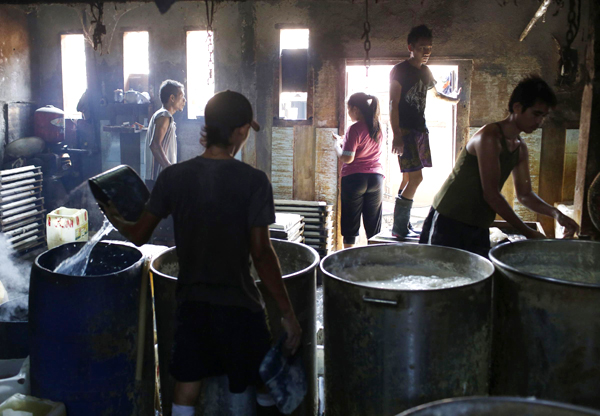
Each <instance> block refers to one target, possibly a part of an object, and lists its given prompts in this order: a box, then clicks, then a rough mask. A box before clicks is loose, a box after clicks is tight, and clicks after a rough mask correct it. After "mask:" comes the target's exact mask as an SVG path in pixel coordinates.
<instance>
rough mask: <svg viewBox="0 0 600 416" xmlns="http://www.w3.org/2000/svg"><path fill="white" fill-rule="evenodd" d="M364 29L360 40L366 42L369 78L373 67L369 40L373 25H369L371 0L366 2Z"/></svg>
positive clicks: (366, 64)
mask: <svg viewBox="0 0 600 416" xmlns="http://www.w3.org/2000/svg"><path fill="white" fill-rule="evenodd" d="M363 28H364V32H363V34H362V36H361V37H360V38H361V39H364V40H365V44H364V48H365V70H366V76H367V78H368V77H369V66H371V58H369V51H370V50H371V40H370V39H369V34H370V33H371V24H370V23H369V0H365V23H364V25H363Z"/></svg>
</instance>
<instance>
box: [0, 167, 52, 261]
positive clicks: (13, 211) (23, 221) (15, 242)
mask: <svg viewBox="0 0 600 416" xmlns="http://www.w3.org/2000/svg"><path fill="white" fill-rule="evenodd" d="M42 180H43V177H42V169H41V168H40V167H39V166H23V167H21V168H16V169H9V170H0V231H1V232H2V233H3V234H4V235H5V236H6V238H7V239H8V242H9V243H10V244H11V245H12V247H13V248H14V249H15V250H16V251H17V252H19V253H23V252H26V251H30V250H31V249H34V248H37V247H40V246H42V245H45V244H46V239H45V233H46V231H45V223H44V215H45V213H46V211H45V210H44V198H42Z"/></svg>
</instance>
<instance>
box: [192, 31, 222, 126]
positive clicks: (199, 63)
mask: <svg viewBox="0 0 600 416" xmlns="http://www.w3.org/2000/svg"><path fill="white" fill-rule="evenodd" d="M186 39H187V42H186V49H187V50H186V52H187V91H186V98H187V108H188V118H189V119H196V118H198V117H201V116H204V107H206V103H207V102H208V100H209V99H210V98H211V97H212V96H213V95H214V94H215V73H214V71H215V65H214V58H213V57H212V53H213V45H214V36H213V33H212V32H210V36H209V32H207V31H206V30H193V31H189V32H187V36H186Z"/></svg>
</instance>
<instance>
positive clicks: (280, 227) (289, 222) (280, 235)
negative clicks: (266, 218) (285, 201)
mask: <svg viewBox="0 0 600 416" xmlns="http://www.w3.org/2000/svg"><path fill="white" fill-rule="evenodd" d="M269 231H270V232H271V237H272V238H277V239H279V240H287V241H293V242H294V243H304V217H303V216H302V215H298V214H286V213H282V212H277V213H275V224H271V225H270V226H269Z"/></svg>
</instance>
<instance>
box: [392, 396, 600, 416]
mask: <svg viewBox="0 0 600 416" xmlns="http://www.w3.org/2000/svg"><path fill="white" fill-rule="evenodd" d="M456 415H460V416H484V415H485V416H515V415H527V416H600V412H597V411H595V410H593V409H588V408H585V407H579V406H573V405H569V404H565V403H557V402H551V401H546V400H536V399H535V398H527V399H525V398H518V397H465V398H458V399H447V400H439V401H437V402H433V403H428V404H425V405H422V406H418V407H415V408H413V409H410V410H407V411H406V412H403V413H400V414H399V415H397V416H456Z"/></svg>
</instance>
